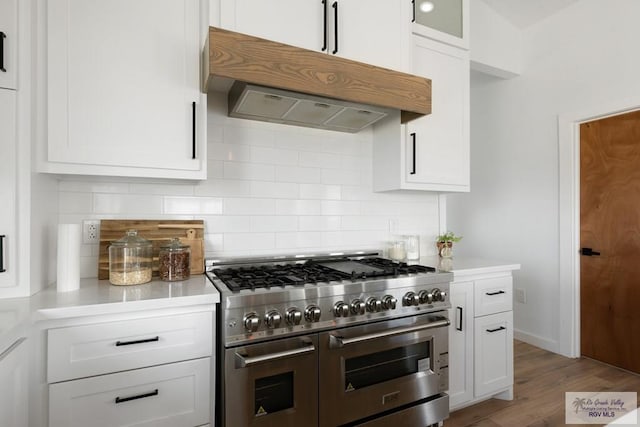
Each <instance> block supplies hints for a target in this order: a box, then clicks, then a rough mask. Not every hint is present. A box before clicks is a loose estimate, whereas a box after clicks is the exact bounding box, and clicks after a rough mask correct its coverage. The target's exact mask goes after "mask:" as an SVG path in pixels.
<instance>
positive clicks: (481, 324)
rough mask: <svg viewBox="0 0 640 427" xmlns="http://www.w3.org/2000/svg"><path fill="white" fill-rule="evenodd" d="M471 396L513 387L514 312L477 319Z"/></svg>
mask: <svg viewBox="0 0 640 427" xmlns="http://www.w3.org/2000/svg"><path fill="white" fill-rule="evenodd" d="M473 338H474V341H475V346H474V354H475V370H474V372H475V375H474V393H475V395H476V396H482V395H486V394H490V393H494V392H496V391H499V390H502V389H504V388H507V387H511V386H512V385H513V312H511V311H506V312H503V313H498V314H490V315H487V316H482V317H478V318H476V321H475V331H474V337H473Z"/></svg>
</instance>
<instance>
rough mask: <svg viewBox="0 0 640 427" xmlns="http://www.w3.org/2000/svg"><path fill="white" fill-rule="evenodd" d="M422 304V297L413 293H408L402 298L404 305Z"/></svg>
mask: <svg viewBox="0 0 640 427" xmlns="http://www.w3.org/2000/svg"><path fill="white" fill-rule="evenodd" d="M418 304H420V297H419V296H418V295H416V294H415V293H413V292H407V293H406V294H404V296H403V297H402V305H408V306H411V305H418Z"/></svg>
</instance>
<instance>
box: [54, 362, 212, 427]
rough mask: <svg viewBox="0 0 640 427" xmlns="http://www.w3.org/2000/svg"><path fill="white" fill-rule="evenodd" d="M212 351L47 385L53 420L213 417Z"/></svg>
mask: <svg viewBox="0 0 640 427" xmlns="http://www.w3.org/2000/svg"><path fill="white" fill-rule="evenodd" d="M210 363H211V362H210V359H209V358H208V357H205V358H201V359H196V360H190V361H187V362H178V363H172V364H169V365H161V366H155V367H151V368H144V369H137V370H134V371H126V372H119V373H115V374H110V375H102V376H98V377H90V378H83V379H79V380H74V381H66V382H61V383H57V384H52V385H50V386H49V425H50V426H65V427H72V426H89V425H90V426H94V427H98V426H105V427H106V426H134V425H135V426H154V427H157V426H167V427H169V426H171V427H174V426H184V427H195V426H199V425H202V424H203V423H207V422H208V421H209V374H210V372H209V371H210V369H209V368H210Z"/></svg>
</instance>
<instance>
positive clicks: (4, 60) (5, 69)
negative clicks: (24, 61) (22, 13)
mask: <svg viewBox="0 0 640 427" xmlns="http://www.w3.org/2000/svg"><path fill="white" fill-rule="evenodd" d="M0 32H1V33H2V34H0V46H1V49H0V52H1V53H2V55H1V56H0V88H5V89H15V88H16V81H17V78H16V76H17V71H18V70H17V65H18V2H17V0H0Z"/></svg>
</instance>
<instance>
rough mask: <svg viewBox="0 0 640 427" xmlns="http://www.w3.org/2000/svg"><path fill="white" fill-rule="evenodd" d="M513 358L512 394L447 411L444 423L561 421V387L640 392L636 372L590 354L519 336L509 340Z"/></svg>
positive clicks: (451, 426) (504, 425) (508, 426)
mask: <svg viewBox="0 0 640 427" xmlns="http://www.w3.org/2000/svg"><path fill="white" fill-rule="evenodd" d="M638 357H640V356H638ZM514 358H515V363H514V377H515V385H514V399H513V400H512V401H504V400H498V399H490V400H487V401H485V402H482V403H479V404H477V405H474V406H470V407H467V408H464V409H460V410H458V411H455V412H452V413H451V415H450V417H449V419H447V420H445V422H444V425H445V427H471V426H473V427H496V426H500V427H524V426H532V427H534V426H535V427H542V426H564V425H565V423H564V420H565V412H564V411H565V396H564V393H565V392H566V391H635V392H638V395H639V397H640V375H636V374H632V373H630V372H627V371H623V370H621V369H618V368H614V367H612V366H609V365H605V364H603V363H600V362H597V361H594V360H591V359H585V358H580V359H568V358H566V357H563V356H560V355H557V354H554V353H550V352H548V351H545V350H542V349H540V348H537V347H534V346H532V345H529V344H526V343H524V342H521V341H515V342H514ZM571 426H577V424H572V425H571ZM589 426H591V427H593V426H594V424H590V425H589Z"/></svg>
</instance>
